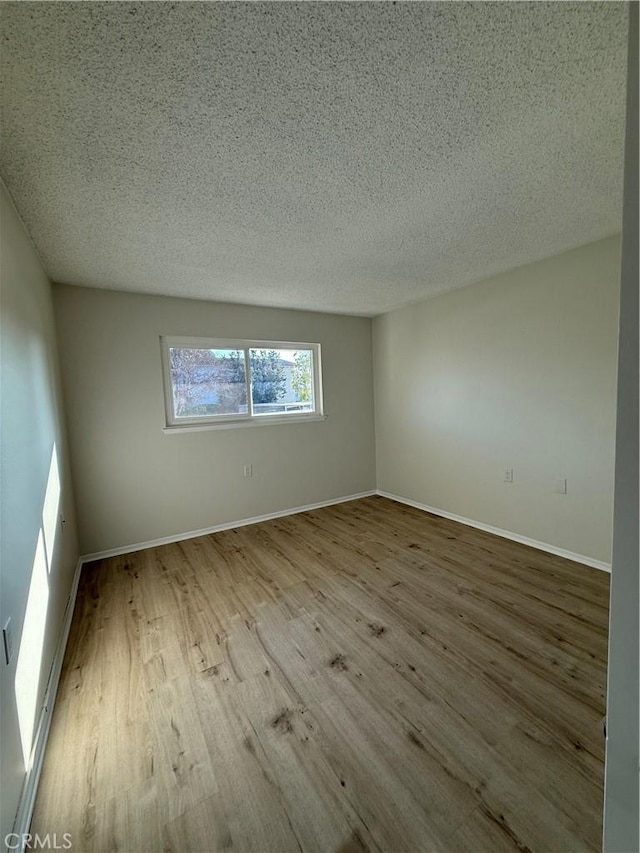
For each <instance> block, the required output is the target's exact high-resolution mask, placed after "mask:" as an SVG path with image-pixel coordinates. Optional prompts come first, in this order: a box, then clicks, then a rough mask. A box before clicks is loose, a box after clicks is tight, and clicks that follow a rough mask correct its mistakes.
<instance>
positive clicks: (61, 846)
mask: <svg viewBox="0 0 640 853" xmlns="http://www.w3.org/2000/svg"><path fill="white" fill-rule="evenodd" d="M4 843H5V846H6V848H7V850H24V849H26V850H71V848H72V847H73V842H72V841H71V833H70V832H63V833H62V835H58V834H57V833H55V832H47V834H46V835H39V834H38V833H37V832H36V834H35V835H31V833H24V834H22V835H19V834H18V833H17V832H10V833H9V834H8V835H5V837H4Z"/></svg>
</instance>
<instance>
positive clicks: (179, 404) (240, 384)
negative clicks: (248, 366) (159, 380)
mask: <svg viewBox="0 0 640 853" xmlns="http://www.w3.org/2000/svg"><path fill="white" fill-rule="evenodd" d="M169 363H170V367H171V390H172V392H173V410H174V412H175V416H176V418H194V417H207V416H210V415H244V414H247V383H246V375H245V363H244V351H243V350H238V349H193V348H191V347H169Z"/></svg>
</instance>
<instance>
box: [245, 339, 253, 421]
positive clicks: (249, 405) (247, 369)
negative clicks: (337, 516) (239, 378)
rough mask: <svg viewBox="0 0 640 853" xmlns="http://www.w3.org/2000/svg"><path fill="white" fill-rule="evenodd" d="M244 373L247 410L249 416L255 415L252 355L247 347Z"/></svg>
mask: <svg viewBox="0 0 640 853" xmlns="http://www.w3.org/2000/svg"><path fill="white" fill-rule="evenodd" d="M244 375H245V381H246V383H247V412H248V413H249V417H250V418H252V417H253V392H252V387H251V383H252V379H251V355H250V350H249V349H248V348H247V347H245V350H244Z"/></svg>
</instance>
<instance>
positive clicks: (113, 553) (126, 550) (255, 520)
mask: <svg viewBox="0 0 640 853" xmlns="http://www.w3.org/2000/svg"><path fill="white" fill-rule="evenodd" d="M376 494H378V493H377V492H376V490H375V489H371V490H370V491H368V492H359V493H358V494H357V495H346V496H344V497H342V498H332V499H331V500H328V501H319V502H318V503H314V504H306V505H305V506H296V507H292V508H291V509H281V510H278V511H277V512H269V513H267V514H266V515H254V516H252V517H251V518H241V519H240V520H239V521H226V522H224V523H223V524H215V525H214V526H213V527H203V528H201V529H200V530H189V531H187V532H186V533H176V534H174V535H173V536H162V537H161V538H160V539H150V540H149V541H148V542H136V543H135V544H134V545H124V546H123V547H122V548H109V549H107V550H106V551H96V552H95V553H93V554H85V555H84V556H83V557H81V560H82V562H83V563H90V562H92V561H93V560H104V559H106V558H107V557H119V556H120V555H121V554H131V553H133V552H134V551H144V550H145V548H157V547H158V546H159V545H171V544H172V543H173V542H182V541H184V540H185V539H195V538H196V537H198V536H207V535H208V534H209V533H220V532H221V531H222V530H233V529H234V528H235V527H246V526H247V525H249V524H260V522H261V521H271V520H272V519H273V518H282V517H283V516H285V515H296V514H297V513H299V512H308V511H309V510H311V509H322V507H325V506H333V505H334V504H342V503H346V502H347V501H357V500H359V499H360V498H370V497H371V496H372V495H376Z"/></svg>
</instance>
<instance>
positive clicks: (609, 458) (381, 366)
mask: <svg viewBox="0 0 640 853" xmlns="http://www.w3.org/2000/svg"><path fill="white" fill-rule="evenodd" d="M619 264H620V241H619V238H618V237H612V238H608V239H606V240H601V241H598V242H596V243H591V244H589V245H587V246H583V247H581V248H579V249H575V250H573V251H570V252H565V253H564V254H562V255H558V256H556V257H553V258H548V259H547V260H544V261H540V262H537V263H534V264H530V265H528V266H525V267H520V268H519V269H515V270H512V271H511V272H508V273H505V274H502V275H498V276H495V277H493V278H490V279H487V280H485V281H483V282H481V283H479V284H474V285H472V286H471V287H467V288H463V289H461V290H456V291H453V292H450V293H446V294H443V295H441V296H437V297H435V298H433V299H429V300H427V301H426V302H422V303H420V304H418V305H413V306H410V307H408V308H403V309H400V310H397V311H393V312H391V313H389V314H385V315H382V316H381V317H377V318H376V319H375V321H374V356H375V403H376V441H377V460H378V463H377V464H378V487H379V488H380V489H382V490H383V491H386V492H390V493H392V494H395V495H398V496H400V497H404V498H409V499H411V500H413V501H417V502H419V503H422V504H426V505H428V506H431V507H434V508H436V509H439V510H444V511H448V512H451V513H454V514H456V515H460V516H464V517H466V518H468V519H472V520H474V521H478V522H482V523H484V524H488V525H491V526H493V527H497V528H502V529H504V530H507V531H510V532H512V533H516V534H520V535H521V536H526V537H529V538H531V539H535V540H538V541H539V542H543V543H547V544H549V545H553V546H556V547H558V548H562V549H566V550H568V551H572V552H574V553H575V554H580V555H584V556H586V557H590V558H592V559H595V560H598V561H601V562H605V563H609V562H610V560H611V536H612V512H613V462H614V439H615V414H616V410H615V395H616V341H617V318H618V292H619ZM506 468H513V472H514V482H513V483H510V484H506V483H505V482H504V481H503V480H504V472H505V469H506ZM556 478H567V480H568V493H567V494H557V493H555V491H554V489H555V486H556V483H555V481H556Z"/></svg>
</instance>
